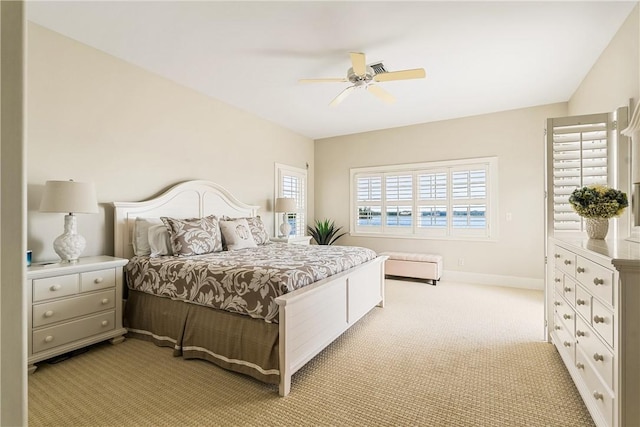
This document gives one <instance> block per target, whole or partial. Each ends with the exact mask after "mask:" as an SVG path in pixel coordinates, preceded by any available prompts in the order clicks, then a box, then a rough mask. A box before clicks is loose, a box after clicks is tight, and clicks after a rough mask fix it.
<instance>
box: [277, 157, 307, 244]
mask: <svg viewBox="0 0 640 427" xmlns="http://www.w3.org/2000/svg"><path fill="white" fill-rule="evenodd" d="M275 168H276V170H275V176H276V198H277V197H291V198H294V199H295V200H296V211H295V212H287V213H286V215H285V217H286V220H287V221H288V222H289V225H290V226H291V235H292V236H304V235H305V234H306V230H307V170H306V169H300V168H296V167H293V166H286V165H283V164H279V163H276V165H275ZM274 200H275V198H274ZM282 221H283V215H282V214H277V215H276V217H275V230H276V235H277V234H278V231H277V230H278V229H279V227H280V224H281V223H282Z"/></svg>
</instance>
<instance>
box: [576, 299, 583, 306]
mask: <svg viewBox="0 0 640 427" xmlns="http://www.w3.org/2000/svg"><path fill="white" fill-rule="evenodd" d="M576 304H578V305H584V300H583V299H577V300H576Z"/></svg>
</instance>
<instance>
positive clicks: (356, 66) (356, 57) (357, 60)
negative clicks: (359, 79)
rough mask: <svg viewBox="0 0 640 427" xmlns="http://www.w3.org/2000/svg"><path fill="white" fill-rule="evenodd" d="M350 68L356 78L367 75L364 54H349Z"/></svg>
mask: <svg viewBox="0 0 640 427" xmlns="http://www.w3.org/2000/svg"><path fill="white" fill-rule="evenodd" d="M351 66H352V67H353V72H354V74H355V75H356V76H364V75H365V74H366V73H367V64H366V62H365V57H364V53H360V52H351Z"/></svg>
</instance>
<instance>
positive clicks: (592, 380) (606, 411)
mask: <svg viewBox="0 0 640 427" xmlns="http://www.w3.org/2000/svg"><path fill="white" fill-rule="evenodd" d="M587 360H588V357H587V356H586V355H585V354H584V353H582V351H581V349H578V350H577V351H576V367H577V368H578V372H579V373H580V377H581V378H582V379H583V380H584V383H585V384H586V386H587V388H588V389H589V397H590V398H591V400H592V401H593V402H595V407H596V408H597V410H598V412H599V413H600V414H601V415H602V418H603V419H604V421H605V423H606V425H607V426H613V411H614V407H615V406H614V405H615V399H614V395H613V393H612V392H611V390H609V388H608V387H607V386H605V385H604V384H603V383H602V381H600V378H598V375H597V374H596V373H595V371H594V370H593V368H592V367H591V364H590V363H589V362H588V361H587Z"/></svg>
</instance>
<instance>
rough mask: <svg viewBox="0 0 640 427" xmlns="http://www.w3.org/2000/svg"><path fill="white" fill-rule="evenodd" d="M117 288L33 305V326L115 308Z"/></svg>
mask: <svg viewBox="0 0 640 427" xmlns="http://www.w3.org/2000/svg"><path fill="white" fill-rule="evenodd" d="M115 299H116V291H115V289H112V290H107V291H102V292H98V293H93V294H89V295H79V296H76V297H71V298H66V299H63V300H58V301H52V302H47V303H42V304H35V305H34V306H33V311H32V312H33V327H34V328H37V327H39V326H44V325H49V324H51V323H56V322H60V321H62V320H67V319H72V318H74V317H80V316H84V315H87V314H91V313H97V312H99V311H103V310H113V309H114V308H115Z"/></svg>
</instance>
